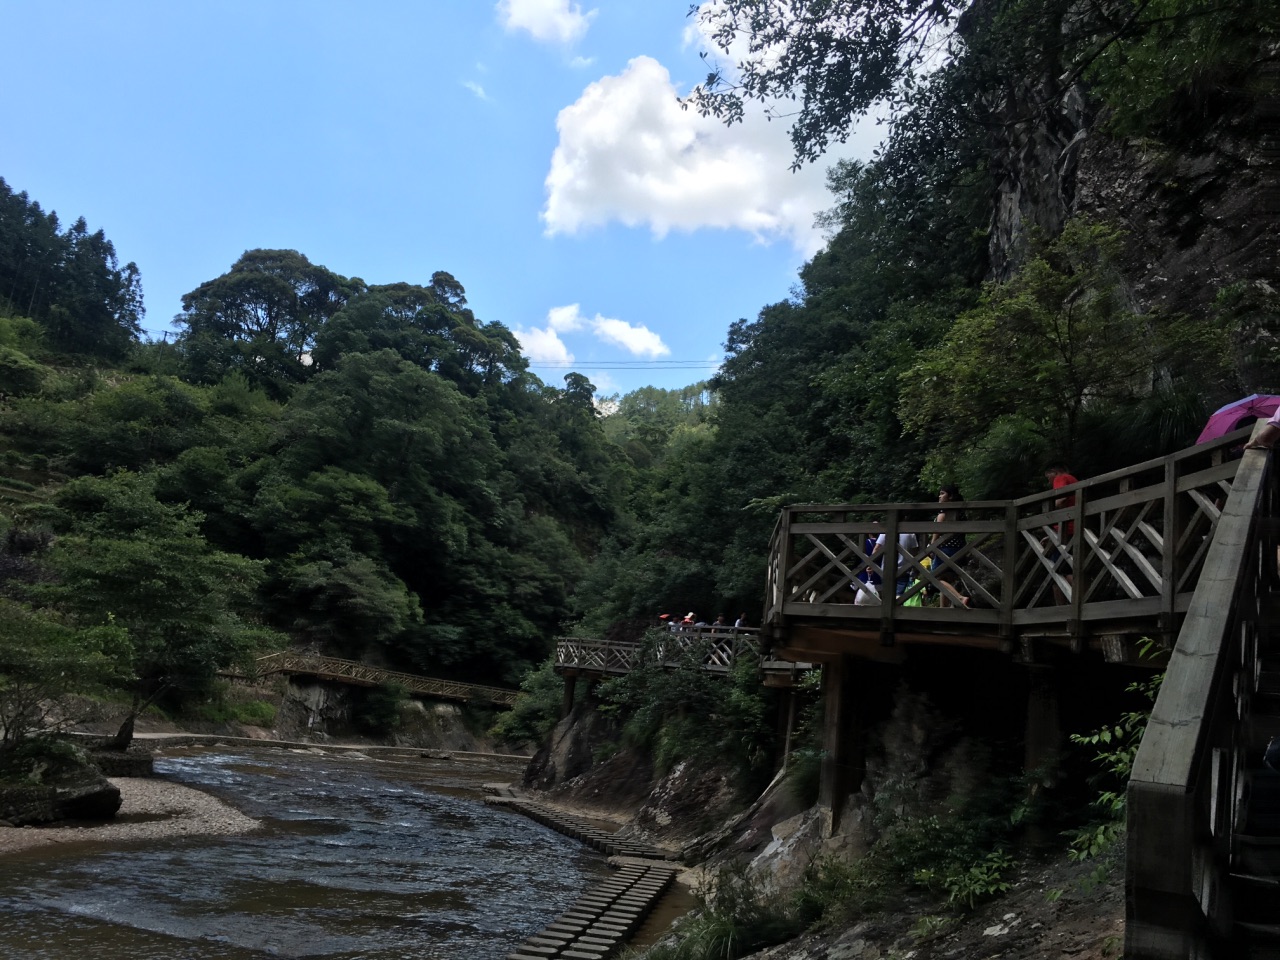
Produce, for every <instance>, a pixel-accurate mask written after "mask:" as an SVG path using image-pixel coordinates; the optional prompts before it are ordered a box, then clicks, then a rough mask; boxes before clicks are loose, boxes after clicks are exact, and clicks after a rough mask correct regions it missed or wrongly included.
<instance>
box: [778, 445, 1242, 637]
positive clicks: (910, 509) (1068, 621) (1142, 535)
mask: <svg viewBox="0 0 1280 960" xmlns="http://www.w3.org/2000/svg"><path fill="white" fill-rule="evenodd" d="M1246 435H1247V431H1241V432H1238V433H1236V434H1232V435H1230V436H1229V437H1226V438H1223V439H1222V440H1219V441H1215V442H1213V443H1206V444H1201V445H1199V446H1196V447H1192V448H1190V449H1188V450H1183V451H1180V452H1178V453H1176V454H1173V455H1172V456H1169V457H1164V458H1161V459H1158V460H1150V461H1147V462H1145V463H1141V464H1137V465H1136V466H1133V467H1128V468H1126V469H1124V470H1118V471H1115V472H1114V473H1110V474H1106V475H1104V476H1100V477H1093V478H1090V479H1088V480H1085V481H1083V482H1081V483H1077V484H1074V485H1072V486H1070V487H1064V488H1062V489H1060V490H1054V491H1045V492H1044V493H1038V494H1035V495H1033V496H1029V497H1023V498H1022V499H1019V500H1001V501H981V502H969V503H964V504H960V505H958V506H957V507H956V509H958V510H962V511H963V519H960V520H952V521H948V522H945V523H935V522H934V519H933V518H934V517H935V516H936V514H937V512H938V510H939V505H938V504H937V503H936V502H931V503H898V504H800V505H795V506H790V507H787V508H785V509H784V510H783V511H782V514H781V516H780V518H779V520H778V523H777V525H776V527H775V529H774V532H773V536H772V538H771V541H770V545H769V567H768V580H767V585H766V604H765V612H764V621H763V622H764V624H765V627H766V634H767V639H768V640H769V641H770V642H771V643H772V644H773V645H774V646H775V648H777V649H779V652H780V654H781V655H782V656H784V657H786V658H788V659H794V660H827V659H830V658H831V657H834V656H839V655H843V654H849V653H858V652H859V651H861V652H865V653H871V652H872V651H873V650H874V649H875V648H877V647H880V646H883V645H888V644H894V643H934V644H958V645H962V646H970V647H986V648H993V649H1003V650H1015V649H1017V648H1019V647H1021V648H1023V651H1024V652H1025V653H1027V654H1028V655H1031V654H1032V653H1033V651H1034V648H1035V646H1036V645H1038V644H1041V643H1049V644H1058V645H1063V646H1069V647H1071V648H1072V649H1074V650H1076V651H1077V652H1080V651H1083V650H1084V649H1085V648H1087V647H1091V648H1094V649H1097V650H1101V651H1102V652H1103V653H1104V654H1105V655H1106V656H1107V659H1109V660H1113V661H1127V660H1131V659H1132V657H1133V646H1132V640H1133V639H1134V638H1136V637H1139V636H1156V637H1160V638H1163V639H1166V640H1168V641H1170V642H1172V640H1173V639H1174V637H1176V635H1177V631H1178V628H1179V625H1180V624H1181V622H1182V619H1183V618H1184V617H1185V616H1186V613H1187V611H1188V609H1189V608H1190V606H1191V600H1192V596H1193V594H1194V592H1195V589H1196V586H1197V584H1198V583H1199V582H1200V577H1201V572H1202V570H1203V569H1204V564H1205V559H1206V557H1207V555H1208V551H1209V545H1210V543H1211V542H1212V540H1213V535H1214V531H1215V529H1216V527H1217V524H1218V520H1219V518H1220V516H1221V514H1222V510H1223V507H1224V505H1225V504H1226V502H1227V499H1228V497H1229V496H1230V495H1231V491H1232V486H1233V484H1234V482H1235V477H1236V471H1237V469H1238V468H1239V465H1240V461H1239V460H1238V459H1231V458H1230V456H1229V451H1230V448H1231V447H1232V446H1236V447H1238V446H1239V445H1240V444H1241V443H1242V442H1243V441H1244V439H1245V437H1246ZM1064 496H1071V497H1074V499H1075V503H1074V505H1073V506H1069V507H1063V508H1057V507H1055V506H1054V501H1055V499H1057V498H1061V497H1064ZM880 535H883V536H884V538H885V540H884V542H885V543H887V544H890V545H891V546H890V548H889V549H888V550H886V551H884V553H883V554H882V555H878V554H877V553H876V552H875V550H874V549H873V545H874V543H875V539H876V538H877V537H878V536H880ZM900 535H911V536H913V537H914V539H915V542H916V543H917V544H918V546H917V547H916V548H915V549H907V548H905V547H902V546H900V545H899V536H900ZM935 535H941V536H937V537H936V539H937V541H939V542H938V543H935V542H934V541H935ZM953 536H955V537H960V538H961V539H962V541H963V545H962V546H961V547H960V548H959V549H958V550H957V551H956V552H955V553H954V555H951V556H948V555H946V554H945V553H944V552H943V551H942V550H941V549H940V542H941V541H945V540H946V539H948V538H949V537H953ZM908 542H910V541H908ZM944 571H945V572H946V573H948V574H950V575H951V577H952V578H953V579H954V581H955V583H956V585H957V586H958V587H959V589H960V590H961V592H962V593H964V594H965V595H966V596H968V597H970V598H972V601H973V608H972V609H966V608H963V607H954V606H953V607H938V606H929V605H924V606H914V605H907V601H911V600H913V599H915V600H916V601H917V602H918V600H919V598H920V596H921V595H922V594H923V593H924V592H925V591H926V590H929V591H932V592H934V593H937V592H938V591H940V590H941V583H940V580H939V577H940V575H941V574H942V573H943V572H944ZM898 578H907V579H909V580H910V585H909V586H908V587H907V589H906V591H905V593H904V594H903V595H902V596H901V597H894V596H893V593H894V591H893V590H892V589H890V590H889V591H884V592H885V593H887V596H883V597H873V596H871V595H870V594H869V593H867V592H866V587H865V586H864V582H865V581H866V580H868V579H872V580H876V581H883V582H886V583H888V584H889V585H890V587H891V588H892V585H893V584H894V582H895V581H896V580H897V579H898ZM859 593H863V594H864V597H863V599H864V600H865V601H869V602H867V603H865V604H864V605H859V604H858V603H857V602H855V598H856V597H857V596H858V594H859Z"/></svg>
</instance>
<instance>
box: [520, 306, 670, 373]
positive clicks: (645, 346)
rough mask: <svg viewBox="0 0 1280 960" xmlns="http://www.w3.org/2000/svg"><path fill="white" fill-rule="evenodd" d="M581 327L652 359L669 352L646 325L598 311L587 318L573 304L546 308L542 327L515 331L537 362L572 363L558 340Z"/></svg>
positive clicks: (571, 357) (635, 353)
mask: <svg viewBox="0 0 1280 960" xmlns="http://www.w3.org/2000/svg"><path fill="white" fill-rule="evenodd" d="M581 330H589V331H590V332H591V333H592V334H594V335H595V336H596V338H597V339H599V340H602V341H604V342H605V343H608V344H612V345H613V346H615V347H621V348H622V349H624V350H626V351H627V352H628V353H630V354H631V355H632V356H636V357H646V358H648V359H650V360H656V359H657V358H658V357H666V356H669V355H670V354H671V348H670V347H668V346H667V345H666V344H665V343H663V342H662V337H660V336H659V335H658V334H656V333H654V332H653V331H652V330H650V329H649V328H648V327H646V326H644V325H633V324H630V323H627V322H626V321H625V320H617V319H614V318H612V317H605V316H601V315H600V314H598V313H597V314H596V315H595V316H594V317H590V318H588V317H586V316H584V315H583V313H582V308H581V306H580V305H579V304H576V303H571V304H569V305H568V306H564V307H552V308H551V309H550V310H548V311H547V326H546V327H545V328H544V329H543V328H538V327H534V328H533V329H531V330H522V329H520V328H518V327H517V328H516V331H515V334H516V339H518V340H519V341H520V349H521V351H522V352H523V353H524V355H525V356H526V357H528V358H529V359H530V360H533V361H535V362H541V363H573V354H572V353H570V352H569V348H568V347H567V346H566V345H565V343H564V341H563V340H561V339H560V335H561V334H562V333H576V332H578V331H581Z"/></svg>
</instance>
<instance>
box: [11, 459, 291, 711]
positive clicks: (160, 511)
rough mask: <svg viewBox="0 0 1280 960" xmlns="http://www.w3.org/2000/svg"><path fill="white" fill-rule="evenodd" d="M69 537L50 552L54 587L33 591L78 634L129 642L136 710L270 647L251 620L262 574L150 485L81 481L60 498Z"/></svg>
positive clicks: (120, 476)
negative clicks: (102, 631)
mask: <svg viewBox="0 0 1280 960" xmlns="http://www.w3.org/2000/svg"><path fill="white" fill-rule="evenodd" d="M57 506H58V508H59V512H60V514H59V515H60V524H61V528H62V530H63V534H62V536H60V537H59V538H58V540H57V542H56V544H55V545H54V547H53V548H52V549H51V550H50V553H49V558H48V560H49V564H50V566H51V567H52V569H53V570H54V571H55V572H56V574H57V577H58V580H57V582H55V583H51V584H47V585H43V586H41V587H39V588H38V590H37V591H36V593H37V595H38V596H39V598H40V599H42V600H44V601H45V602H46V603H50V604H53V605H55V606H56V607H57V608H58V609H60V610H63V611H65V612H66V613H67V614H68V615H69V617H70V618H71V621H72V622H73V623H75V624H78V625H81V626H84V627H92V626H97V625H101V624H103V623H111V624H114V625H116V626H118V627H120V628H122V629H123V630H125V631H126V632H127V635H128V637H129V641H130V644H129V648H128V652H127V657H125V659H124V662H123V670H124V672H125V674H126V676H127V677H128V679H129V681H130V684H129V685H130V687H131V689H132V692H133V696H134V710H133V711H132V712H131V715H130V719H129V721H126V723H131V721H132V718H133V716H136V713H137V711H138V710H140V709H141V708H142V707H144V706H145V705H147V704H149V703H151V702H154V701H155V700H156V699H157V698H158V697H159V696H161V695H163V694H166V693H168V692H170V691H172V690H179V691H181V690H199V689H201V688H202V687H203V686H205V685H206V684H207V683H208V682H209V681H210V679H211V678H212V676H213V675H214V673H215V672H216V671H217V670H219V669H221V668H224V667H227V666H229V665H231V664H232V663H234V662H237V661H238V660H240V659H241V658H244V657H247V656H249V655H250V654H251V653H252V652H253V651H254V650H256V649H257V648H258V647H259V646H260V645H263V644H264V643H272V642H274V638H273V637H272V635H271V634H270V632H269V631H266V630H263V629H262V628H260V627H257V626H255V625H253V624H252V623H251V622H250V621H248V620H246V619H245V616H246V615H248V614H249V613H250V611H251V607H252V601H253V599H254V591H255V588H256V587H257V584H258V583H259V581H260V580H261V577H262V564H261V563H260V562H256V561H253V560H249V559H247V558H245V557H241V556H237V555H234V554H230V553H225V552H223V551H219V550H215V549H214V548H212V547H211V546H210V545H209V544H208V542H207V541H206V540H205V538H204V537H203V536H202V535H201V533H200V529H199V527H200V521H201V517H200V516H199V515H197V514H193V513H191V512H190V511H188V510H187V509H186V508H185V507H184V506H181V505H168V504H163V503H161V502H160V501H158V500H157V499H156V497H155V489H154V481H153V480H152V479H151V478H148V477H146V476H143V475H139V474H133V473H128V472H125V471H120V472H118V473H115V474H112V475H111V476H110V477H107V478H105V479H97V478H88V477H85V478H80V479H78V480H75V481H73V482H71V483H69V484H68V485H67V486H66V487H65V488H64V489H63V490H62V491H61V493H60V494H59V496H58V498H57Z"/></svg>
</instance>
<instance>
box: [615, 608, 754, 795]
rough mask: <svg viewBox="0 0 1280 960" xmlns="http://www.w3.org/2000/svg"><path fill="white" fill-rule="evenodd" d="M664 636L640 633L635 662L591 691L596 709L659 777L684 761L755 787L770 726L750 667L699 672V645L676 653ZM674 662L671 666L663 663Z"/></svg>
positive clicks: (701, 653) (742, 661)
mask: <svg viewBox="0 0 1280 960" xmlns="http://www.w3.org/2000/svg"><path fill="white" fill-rule="evenodd" d="M669 637H670V635H669V634H667V633H666V632H665V631H662V630H651V631H649V632H648V633H647V634H646V636H645V640H644V645H643V648H642V651H641V654H640V658H639V663H638V665H637V666H636V667H635V668H633V669H632V671H631V672H630V673H627V674H624V675H622V676H620V677H615V678H613V679H611V680H607V681H605V682H604V683H602V684H600V686H599V687H598V688H597V696H598V697H599V699H600V702H601V708H600V709H601V710H602V711H603V712H605V713H611V714H614V715H616V716H617V717H618V718H619V719H620V720H621V721H622V730H623V739H624V741H625V742H626V743H628V744H629V745H630V746H633V747H635V748H636V749H639V750H643V751H645V752H648V753H650V754H652V756H653V759H654V765H655V767H656V768H657V769H658V770H659V772H662V773H665V772H667V771H668V770H670V769H671V768H672V767H674V766H675V765H676V764H678V763H680V762H681V761H683V760H690V761H693V762H695V763H699V764H718V765H727V766H729V767H730V768H732V769H734V770H735V771H736V773H737V775H738V782H739V786H740V787H742V788H748V787H753V786H759V785H761V784H760V783H759V781H760V778H761V777H762V776H767V774H768V773H769V772H770V760H771V747H772V728H771V726H770V724H769V722H768V717H769V711H768V701H767V700H766V691H765V690H764V688H763V687H762V686H761V684H760V680H759V677H758V676H757V673H756V666H755V664H754V663H752V662H750V658H742V659H740V660H739V661H738V662H737V663H736V664H735V666H734V670H733V672H732V674H731V675H730V676H729V678H728V679H727V680H726V678H724V677H717V676H716V675H715V674H713V673H711V672H710V671H707V670H704V669H703V667H702V659H703V656H704V654H705V650H704V649H703V647H702V646H701V645H697V644H691V645H689V646H687V647H684V648H683V649H681V650H680V651H679V653H678V654H677V653H676V652H675V651H673V650H671V649H670V646H671V645H672V644H671V641H670V640H669ZM673 660H674V662H675V666H674V667H671V666H666V665H665V664H666V663H670V662H672V661H673Z"/></svg>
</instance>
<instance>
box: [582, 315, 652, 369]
mask: <svg viewBox="0 0 1280 960" xmlns="http://www.w3.org/2000/svg"><path fill="white" fill-rule="evenodd" d="M593 326H594V328H595V335H596V336H597V337H599V338H600V339H601V340H603V341H604V342H605V343H612V344H615V345H616V346H619V347H622V348H623V349H624V350H626V351H627V352H628V353H630V354H633V355H634V356H637V357H649V358H650V359H657V358H658V357H665V356H668V355H669V354H670V353H671V348H670V347H668V346H667V345H666V344H665V343H663V342H662V338H661V337H660V336H658V335H657V334H656V333H654V332H653V331H652V330H650V329H649V328H648V327H645V326H639V327H634V326H632V325H631V324H629V323H627V322H626V321H625V320H611V319H609V318H607V317H602V316H600V315H599V314H596V318H595V321H594V322H593Z"/></svg>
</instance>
